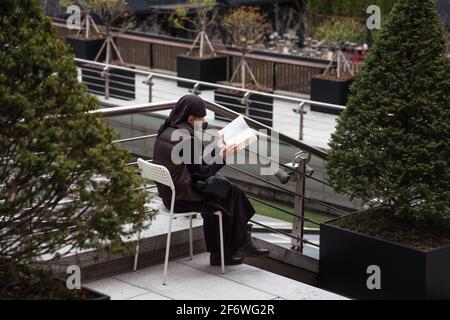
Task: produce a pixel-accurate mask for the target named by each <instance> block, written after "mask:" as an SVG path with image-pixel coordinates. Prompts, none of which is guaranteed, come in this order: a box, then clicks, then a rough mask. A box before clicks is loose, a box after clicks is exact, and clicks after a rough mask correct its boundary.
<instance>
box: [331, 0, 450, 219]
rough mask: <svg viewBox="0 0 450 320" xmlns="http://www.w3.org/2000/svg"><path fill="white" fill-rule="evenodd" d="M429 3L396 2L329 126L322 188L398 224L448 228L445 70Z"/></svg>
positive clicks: (449, 83) (449, 118)
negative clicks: (379, 210) (369, 205)
mask: <svg viewBox="0 0 450 320" xmlns="http://www.w3.org/2000/svg"><path fill="white" fill-rule="evenodd" d="M446 51H447V43H446V37H445V33H444V29H443V27H442V25H441V23H440V21H439V16H438V13H437V11H436V9H435V3H434V1H433V0H398V1H397V3H396V4H395V6H394V8H393V10H392V12H391V15H390V16H389V18H388V20H387V21H386V23H385V25H384V26H383V28H382V29H381V30H380V31H379V35H378V36H377V39H376V42H375V45H374V47H373V48H372V49H371V50H370V52H369V54H368V57H367V59H366V64H365V67H364V68H363V70H362V71H361V72H360V74H359V76H358V78H357V80H356V81H355V83H354V84H353V85H352V87H351V96H350V98H349V102H348V105H347V109H346V110H345V111H344V112H343V113H342V114H341V116H340V118H339V119H338V121H337V127H336V132H335V133H334V134H333V135H332V138H331V143H330V147H331V151H330V153H329V158H328V162H327V168H328V174H329V178H330V182H331V183H332V184H333V186H334V187H335V189H336V190H337V191H338V192H346V193H348V194H349V195H350V196H351V197H352V198H360V199H362V200H363V201H365V202H369V201H374V202H376V203H380V204H381V205H382V206H385V207H387V208H388V209H389V212H392V214H393V215H394V217H397V218H399V219H401V221H409V222H414V223H419V224H420V225H423V226H436V225H439V226H443V225H446V226H450V162H449V159H450V76H449V75H450V63H449V61H448V59H447V58H446Z"/></svg>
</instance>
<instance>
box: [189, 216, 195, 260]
mask: <svg viewBox="0 0 450 320" xmlns="http://www.w3.org/2000/svg"><path fill="white" fill-rule="evenodd" d="M189 254H190V256H191V260H192V259H194V239H193V237H192V216H189Z"/></svg>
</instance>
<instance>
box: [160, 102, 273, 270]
mask: <svg viewBox="0 0 450 320" xmlns="http://www.w3.org/2000/svg"><path fill="white" fill-rule="evenodd" d="M205 116H206V107H205V103H204V101H203V100H202V99H201V98H200V97H198V96H195V95H187V96H184V97H182V98H181V99H180V100H179V101H178V102H177V104H176V105H175V107H174V108H173V109H172V112H171V113H170V115H169V117H168V118H167V120H166V121H165V122H164V124H163V125H162V126H161V128H160V129H159V131H158V137H157V139H156V142H155V146H154V163H156V164H160V165H163V166H165V167H166V168H167V169H168V170H169V171H170V174H171V176H172V180H173V182H174V185H175V189H176V199H175V212H177V213H182V212H190V211H196V212H200V213H201V214H202V217H203V230H204V234H205V242H206V249H207V250H208V252H210V254H211V255H210V264H211V265H220V239H219V221H218V216H216V215H214V214H212V213H214V212H216V211H221V212H222V216H223V231H224V249H225V264H227V265H233V264H240V263H242V261H243V258H240V257H237V256H236V253H237V251H238V250H239V249H241V250H242V251H244V252H245V253H247V254H250V255H262V254H266V253H268V252H269V251H268V250H267V249H262V248H258V247H257V246H256V245H255V243H254V241H253V239H252V237H251V227H252V225H251V224H248V222H249V220H250V219H251V217H252V216H253V215H254V214H255V209H254V208H253V206H252V205H251V203H250V201H249V200H248V199H247V197H246V195H245V194H244V192H243V191H242V190H241V189H240V188H239V187H238V186H236V185H234V184H231V183H230V182H228V181H227V180H226V179H225V178H223V177H221V176H220V175H217V172H218V171H219V170H220V169H221V168H222V167H223V166H224V162H225V160H226V156H227V154H228V155H229V154H232V153H235V152H237V149H236V146H226V145H225V143H224V141H223V137H221V138H220V140H219V143H218V149H219V150H220V157H222V159H223V160H224V161H220V162H221V163H212V164H206V163H205V162H204V161H203V160H202V159H195V157H197V155H196V152H194V151H192V150H191V151H192V152H190V154H191V157H190V159H188V161H186V159H185V157H182V158H183V161H182V162H181V163H179V161H177V163H174V161H173V160H172V153H173V152H172V151H173V149H174V147H175V146H176V145H177V144H178V143H180V141H179V140H178V139H176V140H175V141H173V136H174V131H176V130H179V131H182V132H187V133H188V134H189V136H188V137H187V140H188V145H189V146H190V147H191V149H193V148H194V144H195V143H196V140H195V139H197V138H196V135H194V132H195V130H194V129H196V128H197V129H198V128H202V126H203V125H204V124H205V122H204V118H205ZM197 142H198V141H197ZM183 143H186V139H185V140H183ZM199 154H200V157H202V154H203V152H200V153H199ZM196 160H197V161H196ZM224 181H225V183H226V184H227V186H226V187H222V186H224V185H223V183H224ZM206 184H209V185H208V186H207V187H208V188H210V189H211V188H212V189H214V188H215V187H216V186H217V188H216V190H212V191H213V192H210V193H206V192H203V191H202V189H201V188H199V186H205V185H206ZM156 185H157V187H158V192H159V195H160V196H161V198H162V200H163V202H164V205H165V206H166V207H170V199H171V190H170V188H168V187H165V186H162V185H160V184H156ZM219 189H220V190H219ZM214 191H216V192H217V195H215V194H214V193H215V192H214Z"/></svg>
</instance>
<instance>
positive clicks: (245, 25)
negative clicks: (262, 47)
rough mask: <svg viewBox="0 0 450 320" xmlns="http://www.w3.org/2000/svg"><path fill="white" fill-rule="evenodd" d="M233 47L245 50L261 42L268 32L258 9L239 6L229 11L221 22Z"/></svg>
mask: <svg viewBox="0 0 450 320" xmlns="http://www.w3.org/2000/svg"><path fill="white" fill-rule="evenodd" d="M223 25H224V27H225V28H226V29H227V30H228V32H229V33H230V35H231V37H232V39H233V43H234V45H236V46H237V47H240V48H242V49H243V50H247V48H248V47H250V46H252V45H255V44H257V43H259V42H260V41H261V38H262V36H263V35H264V33H265V32H267V30H268V24H267V22H266V21H265V18H264V17H263V15H262V14H261V11H260V9H259V7H250V6H241V7H238V8H236V9H233V10H231V12H230V13H228V14H227V15H226V16H225V18H224V20H223Z"/></svg>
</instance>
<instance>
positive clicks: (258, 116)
mask: <svg viewBox="0 0 450 320" xmlns="http://www.w3.org/2000/svg"><path fill="white" fill-rule="evenodd" d="M243 98H244V92H241V91H231V90H226V91H225V90H221V89H218V90H215V91H214V101H215V102H216V103H218V104H221V105H223V106H224V107H226V108H228V109H231V110H233V111H235V112H237V113H240V114H243V115H245V108H246V106H245V104H244V103H243V102H244V101H243ZM249 101H250V105H249V117H250V118H251V119H253V120H256V121H258V122H261V123H263V124H265V125H267V126H269V127H272V126H273V98H272V97H267V96H263V95H260V94H253V93H252V94H250V96H249ZM215 119H217V120H223V121H230V119H229V118H226V117H223V116H221V115H219V114H217V113H216V114H215Z"/></svg>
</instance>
